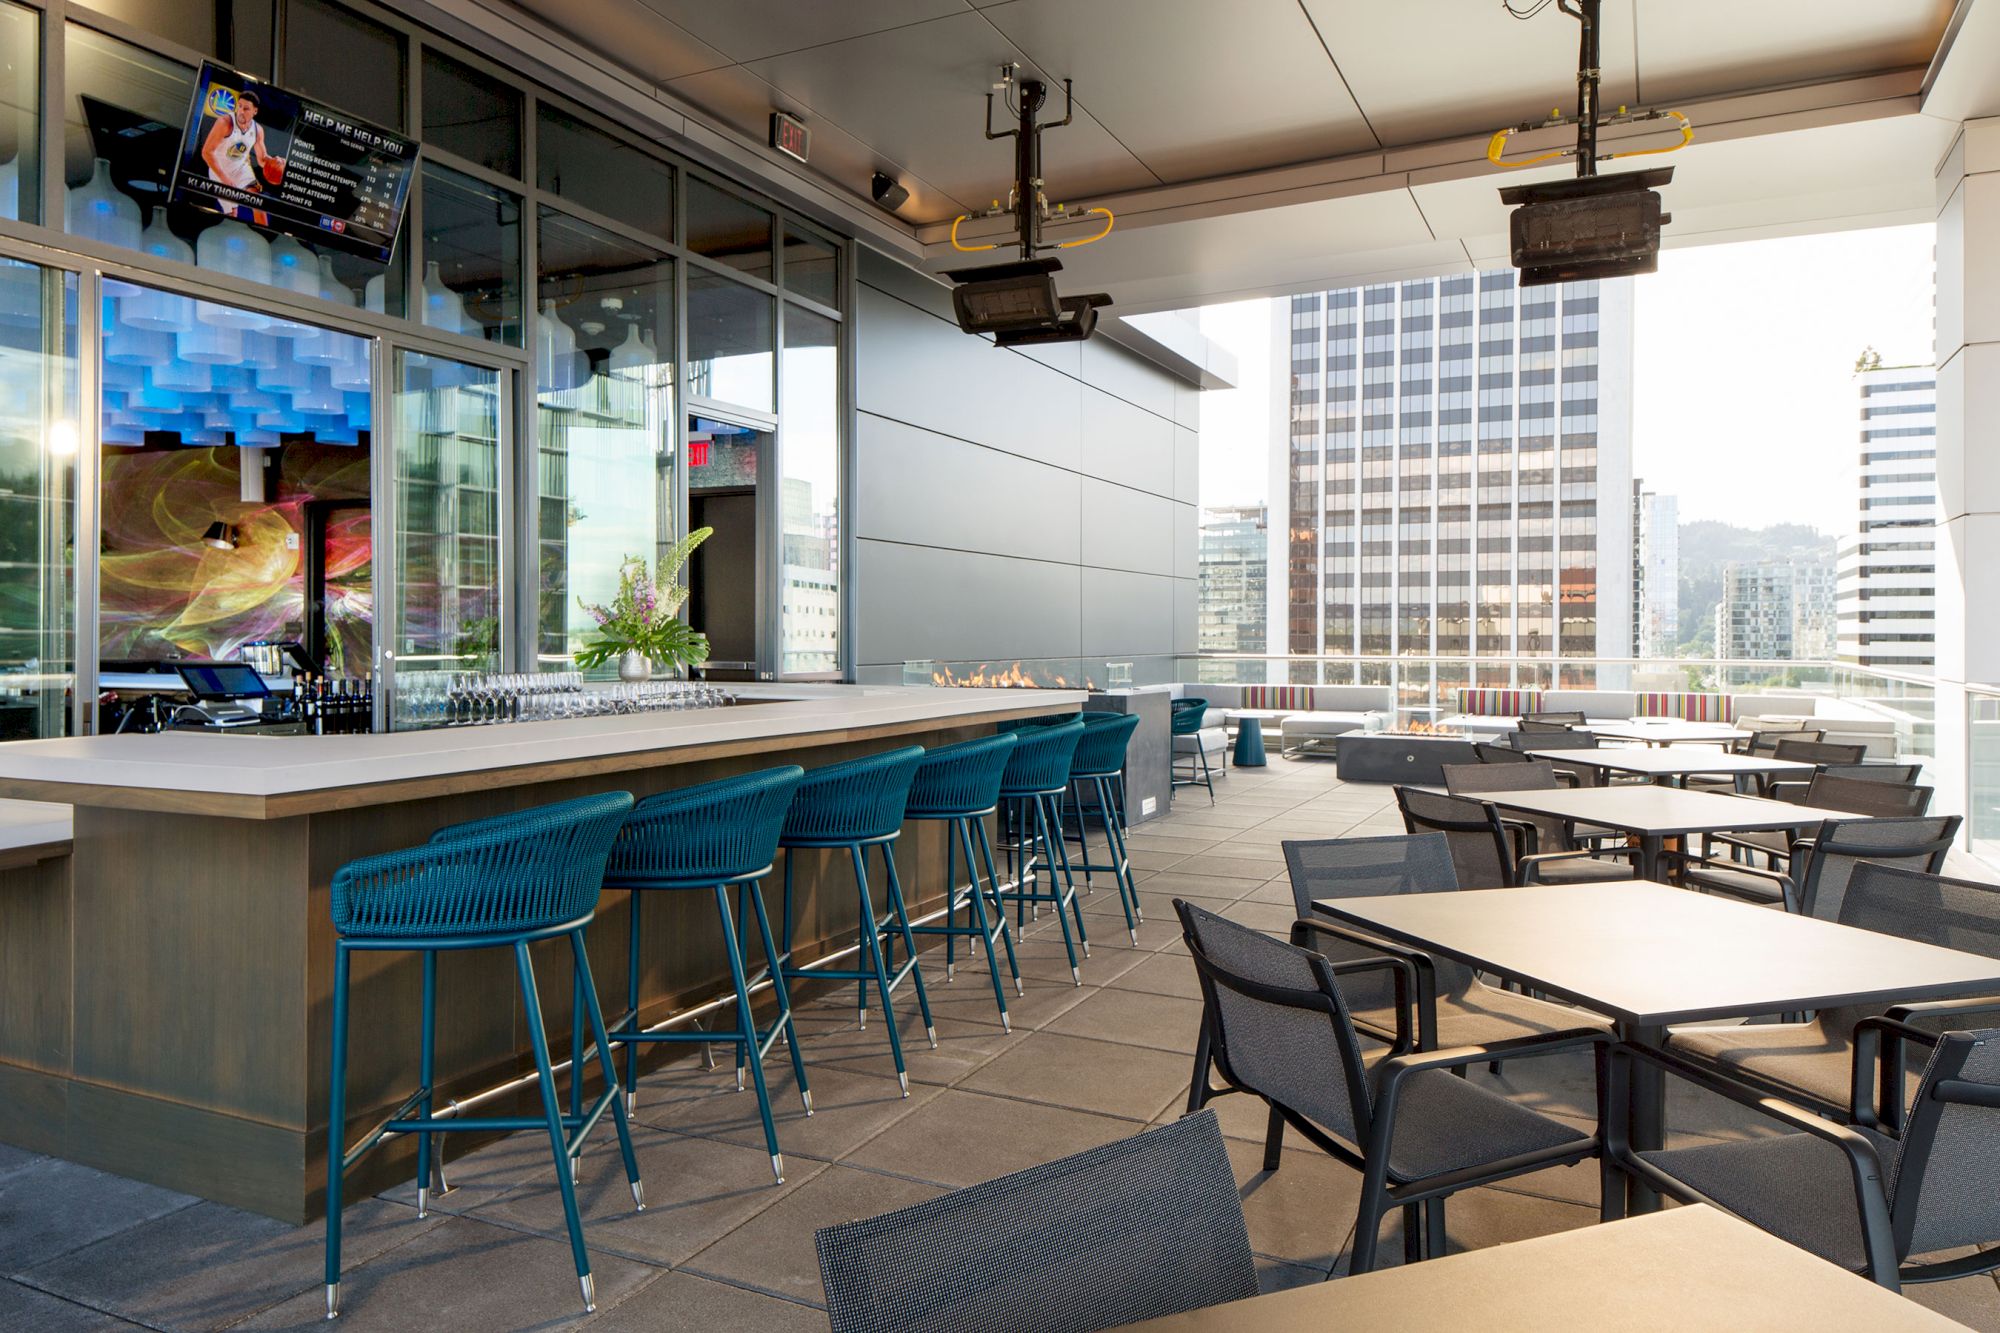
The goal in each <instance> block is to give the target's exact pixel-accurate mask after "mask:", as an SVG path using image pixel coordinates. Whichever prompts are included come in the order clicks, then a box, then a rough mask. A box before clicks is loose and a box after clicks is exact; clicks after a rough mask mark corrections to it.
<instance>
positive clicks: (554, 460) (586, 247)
mask: <svg viewBox="0 0 2000 1333" xmlns="http://www.w3.org/2000/svg"><path fill="white" fill-rule="evenodd" d="M539 223H540V232H541V252H540V260H541V272H540V274H539V275H538V277H539V282H538V286H537V293H536V295H537V298H538V300H539V301H540V305H539V307H538V311H537V322H536V326H535V335H534V343H535V380H536V404H537V406H536V414H535V415H536V421H535V431H536V436H535V438H536V449H537V454H536V473H537V480H536V493H535V504H536V515H537V517H536V537H537V541H538V543H539V553H538V559H537V569H538V571H539V577H540V586H539V604H538V609H539V614H540V619H539V625H540V630H539V642H538V643H537V645H536V665H537V667H538V668H540V669H542V670H548V671H566V670H569V669H570V667H571V665H572V662H571V654H573V653H575V652H576V651H577V649H578V648H580V647H582V646H583V644H584V642H585V641H586V640H587V639H588V638H589V637H590V635H591V632H592V631H593V630H594V629H595V628H596V624H595V622H594V621H593V620H592V619H591V617H590V615H589V613H588V612H586V611H585V610H584V609H583V604H584V603H585V602H589V603H592V604H595V605H602V604H604V603H606V602H609V601H610V600H611V599H612V597H613V596H614V595H615V593H616V591H617V587H618V569H619V565H620V564H621V563H622V562H623V561H624V560H625V559H627V558H628V557H633V556H636V557H638V558H640V559H643V560H645V561H646V562H647V563H648V564H649V565H650V564H654V563H655V562H656V561H657V560H658V558H659V555H660V553H661V551H662V550H664V549H665V548H666V547H667V546H669V545H671V544H672V543H673V541H674V540H675V539H676V538H677V537H678V536H679V533H678V531H677V529H676V527H675V521H674V519H675V514H674V486H673V482H674V466H675V459H674V431H673V425H674V351H673V338H674V264H673V260H671V259H669V258H668V257H667V256H666V255H664V254H663V253H661V252H659V251H655V250H651V249H648V248H646V247H644V246H639V245H635V244H634V243H632V242H631V241H628V240H625V239H624V238H623V237H620V236H617V235H614V234H613V233H611V232H608V231H605V230H604V229H603V228H601V227H593V226H591V225H590V224H588V223H585V222H580V221H578V220H577V219H575V218H570V217H565V216H564V215H562V214H561V213H558V212H556V211H555V210H553V209H547V208H545V209H543V210H542V212H541V216H540V219H539ZM614 670H615V666H611V665H607V666H606V667H605V668H604V671H605V674H607V675H608V674H611V673H612V672H613V671H614Z"/></svg>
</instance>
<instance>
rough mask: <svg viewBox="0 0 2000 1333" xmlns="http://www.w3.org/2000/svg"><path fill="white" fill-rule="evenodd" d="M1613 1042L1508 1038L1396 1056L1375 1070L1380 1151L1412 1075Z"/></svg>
mask: <svg viewBox="0 0 2000 1333" xmlns="http://www.w3.org/2000/svg"><path fill="white" fill-rule="evenodd" d="M1614 1040H1615V1039H1614V1038H1613V1037H1612V1035H1611V1034H1610V1033H1609V1032H1579V1033H1576V1034H1574V1035H1572V1036H1567V1037H1558V1038H1554V1039H1551V1038H1549V1037H1509V1038H1508V1039H1507V1040H1505V1041H1489V1042H1482V1043H1480V1044H1479V1045H1477V1046H1453V1047H1451V1048H1449V1049H1448V1050H1442V1051H1421V1052H1418V1053H1416V1054H1413V1055H1398V1056H1395V1057H1393V1058H1391V1059H1389V1060H1385V1061H1384V1062H1383V1063H1382V1064H1380V1065H1378V1066H1376V1070H1377V1078H1378V1080H1379V1081H1378V1083H1377V1085H1376V1093H1375V1117H1376V1131H1375V1132H1376V1134H1378V1135H1379V1136H1380V1139H1381V1145H1382V1148H1383V1150H1384V1151H1386V1149H1387V1145H1388V1143H1389V1141H1390V1139H1391V1138H1392V1137H1393V1136H1394V1134H1395V1130H1396V1111H1397V1108H1398V1107H1399V1106H1400V1105H1401V1100H1402V1093H1403V1085H1404V1084H1405V1083H1406V1082H1408V1081H1409V1079H1410V1077H1411V1076H1412V1075H1415V1074H1422V1073H1431V1072H1435V1071H1438V1070H1443V1069H1462V1068H1464V1067H1465V1066H1467V1065H1475V1064H1487V1063H1490V1062H1493V1061H1498V1060H1526V1059H1533V1058H1535V1057H1538V1056H1543V1055H1560V1054H1562V1053H1564V1052H1567V1051H1575V1050H1582V1049H1586V1048H1589V1049H1596V1048H1599V1047H1606V1046H1609V1045H1610V1044H1611V1043H1612V1042H1613V1041H1614Z"/></svg>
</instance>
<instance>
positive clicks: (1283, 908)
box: [1222, 899, 1298, 936]
mask: <svg viewBox="0 0 2000 1333" xmlns="http://www.w3.org/2000/svg"><path fill="white" fill-rule="evenodd" d="M1222 915H1223V916H1226V917H1228V918H1229V919H1230V920H1231V921H1235V922H1238V923H1239V924H1241V925H1245V926H1249V927H1250V928H1251V929H1252V930H1262V931H1268V932H1270V933H1271V934H1273V935H1280V936H1283V935H1287V934H1288V933H1289V932H1290V931H1291V928H1292V922H1293V920H1294V919H1296V917H1297V915H1298V914H1297V913H1296V912H1294V911H1293V910H1292V904H1291V903H1290V902H1289V901H1287V902H1283V903H1260V902H1255V901H1252V900H1249V899H1245V900H1244V901H1242V902H1236V903H1231V904H1230V905H1229V906H1227V907H1225V908H1223V909H1222Z"/></svg>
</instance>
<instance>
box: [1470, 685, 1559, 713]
mask: <svg viewBox="0 0 2000 1333" xmlns="http://www.w3.org/2000/svg"><path fill="white" fill-rule="evenodd" d="M1458 711H1459V712H1461V713H1464V714H1466V715H1467V716H1469V717H1520V716H1521V715H1522V714H1524V713H1539V712H1541V711H1542V692H1541V691H1540V690H1490V689H1470V688H1461V689H1460V690H1459V692H1458Z"/></svg>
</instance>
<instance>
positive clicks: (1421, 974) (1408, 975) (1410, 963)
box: [1291, 916, 1437, 1050]
mask: <svg viewBox="0 0 2000 1333" xmlns="http://www.w3.org/2000/svg"><path fill="white" fill-rule="evenodd" d="M1311 934H1317V935H1330V936H1332V937H1333V938H1334V939H1337V940H1341V941H1343V942H1345V943H1348V944H1355V945H1359V946H1361V947H1362V948H1364V949H1374V950H1376V951H1377V952H1376V955H1375V956H1374V957H1372V958H1357V959H1351V960H1348V961H1345V962H1339V963H1336V962H1334V961H1333V960H1332V959H1328V960H1327V966H1328V967H1330V968H1331V969H1332V970H1333V974H1334V975H1335V976H1336V977H1339V976H1346V975H1347V974H1349V973H1350V972H1366V971H1388V972H1390V973H1391V977H1392V984H1393V985H1394V987H1395V992H1396V1040H1397V1045H1398V1046H1399V1047H1400V1048H1401V1049H1403V1050H1415V1049H1416V1048H1417V1047H1418V1046H1419V1045H1430V1044H1433V1043H1435V1042H1436V1041H1437V964H1436V963H1434V962H1432V961H1431V956H1430V955H1429V954H1427V953H1424V952H1423V951H1421V950H1418V949H1412V948H1409V947H1408V946H1406V945H1401V944H1392V943H1390V942H1389V941H1387V940H1384V939H1381V938H1379V937H1378V936H1374V935H1370V934H1369V933H1368V932H1367V931H1364V930H1361V929H1359V928H1358V927H1354V926H1348V925H1343V924H1341V923H1340V922H1337V921H1326V920H1323V919H1320V918H1317V917H1307V916H1302V917H1300V918H1299V919H1298V920H1296V921H1294V922H1292V936H1291V939H1292V943H1293V944H1294V945H1296V946H1298V947H1299V948H1301V949H1303V948H1308V947H1310V946H1309V945H1308V943H1307V938H1306V937H1307V936H1308V935H1311ZM1413 1015H1414V1018H1415V1020H1416V1026H1417V1030H1416V1032H1415V1033H1412V1032H1411V1031H1410V1030H1409V1028H1410V1019H1411V1017H1412V1016H1413Z"/></svg>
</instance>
